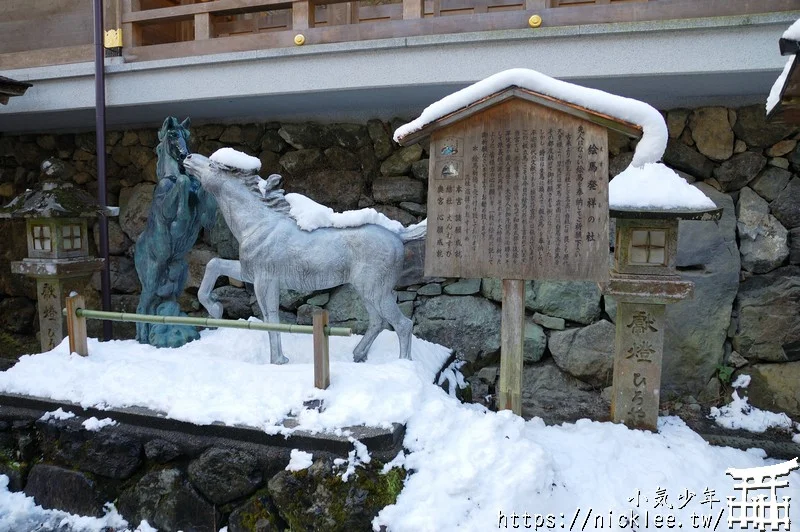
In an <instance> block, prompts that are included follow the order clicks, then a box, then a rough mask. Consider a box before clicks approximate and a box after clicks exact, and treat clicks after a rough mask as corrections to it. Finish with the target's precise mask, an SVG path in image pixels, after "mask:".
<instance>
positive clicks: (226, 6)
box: [122, 0, 292, 23]
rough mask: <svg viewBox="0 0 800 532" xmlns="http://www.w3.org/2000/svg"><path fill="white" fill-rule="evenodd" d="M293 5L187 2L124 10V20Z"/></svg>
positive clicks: (266, 0) (286, 1) (283, 1)
mask: <svg viewBox="0 0 800 532" xmlns="http://www.w3.org/2000/svg"><path fill="white" fill-rule="evenodd" d="M291 5H292V2H291V1H290V0H215V1H213V2H204V3H200V4H187V5H183V6H175V7H162V8H159V9H147V10H145V11H133V12H131V11H127V10H126V11H124V12H123V14H122V22H131V23H134V22H139V23H148V22H149V23H154V22H165V21H169V20H191V19H192V18H193V17H194V15H197V14H199V13H210V14H215V15H236V14H240V13H254V12H258V11H265V10H266V8H269V9H278V8H286V7H289V6H291Z"/></svg>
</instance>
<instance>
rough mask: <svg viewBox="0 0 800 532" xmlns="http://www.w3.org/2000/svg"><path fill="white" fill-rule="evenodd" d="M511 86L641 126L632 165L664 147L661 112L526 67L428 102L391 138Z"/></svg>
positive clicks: (658, 153)
mask: <svg viewBox="0 0 800 532" xmlns="http://www.w3.org/2000/svg"><path fill="white" fill-rule="evenodd" d="M512 86H517V87H522V88H525V89H528V90H531V91H534V92H538V93H541V94H545V95H547V96H551V97H553V98H558V99H560V100H564V101H567V102H570V103H572V104H575V105H580V106H582V107H586V108H587V109H591V110H593V111H597V112H599V113H603V114H607V115H611V116H613V117H615V118H617V119H619V120H624V121H626V122H631V123H634V124H637V125H639V126H641V127H642V133H643V134H642V138H641V140H639V143H638V144H637V146H636V151H635V152H634V155H633V161H632V162H631V165H632V166H642V165H644V164H645V163H655V162H657V161H659V160H660V159H661V156H662V155H663V154H664V150H665V149H666V147H667V138H668V134H667V125H666V123H665V122H664V118H663V117H662V116H661V113H659V112H658V111H657V110H656V109H655V108H653V107H652V106H650V105H648V104H646V103H644V102H641V101H639V100H634V99H632V98H625V97H623V96H617V95H614V94H609V93H607V92H604V91H601V90H597V89H590V88H587V87H581V86H580V85H574V84H572V83H568V82H566V81H561V80H558V79H554V78H551V77H550V76H547V75H545V74H542V73H540V72H537V71H535V70H529V69H526V68H512V69H510V70H505V71H503V72H498V73H497V74H494V75H493V76H489V77H488V78H486V79H483V80H481V81H478V82H477V83H474V84H472V85H470V86H468V87H465V88H463V89H461V90H460V91H457V92H454V93H453V94H450V95H448V96H445V97H444V98H442V99H441V100H438V101H436V102H434V103H432V104H431V105H429V106H428V107H426V108H425V110H424V111H422V114H421V115H420V116H419V117H418V118H417V119H415V120H413V121H411V122H409V123H408V124H405V125H403V126H400V127H399V128H397V130H396V131H395V133H394V140H395V141H396V142H399V141H400V140H401V139H402V138H403V137H405V136H406V135H409V134H411V133H413V132H415V131H419V130H420V129H422V128H423V127H425V126H426V125H428V124H430V123H431V122H433V121H435V120H438V119H439V118H442V117H443V116H446V115H449V114H450V113H453V112H455V111H458V110H459V109H463V108H464V107H467V106H469V105H471V104H472V103H475V102H476V101H478V100H480V99H482V98H485V97H487V96H490V95H492V94H495V93H497V92H499V91H502V90H504V89H506V88H509V87H512Z"/></svg>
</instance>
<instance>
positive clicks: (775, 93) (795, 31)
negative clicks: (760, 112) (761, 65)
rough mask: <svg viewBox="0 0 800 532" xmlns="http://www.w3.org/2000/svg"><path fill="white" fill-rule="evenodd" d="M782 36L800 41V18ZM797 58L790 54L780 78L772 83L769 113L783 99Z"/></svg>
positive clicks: (768, 100)
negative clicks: (787, 81) (785, 87)
mask: <svg viewBox="0 0 800 532" xmlns="http://www.w3.org/2000/svg"><path fill="white" fill-rule="evenodd" d="M781 38H782V39H786V40H789V41H800V19H797V20H795V21H794V23H793V24H792V25H791V26H789V27H788V28H787V30H786V31H784V32H783V35H782V36H781ZM781 50H783V46H781ZM784 55H786V53H784ZM795 59H796V56H795V54H790V55H789V59H788V60H787V61H786V64H785V65H784V66H783V71H782V72H781V74H780V76H778V79H776V80H775V83H773V84H772V88H771V89H770V91H769V96H767V114H768V115H769V114H771V113H772V110H773V109H775V106H777V105H778V104H779V103H780V101H781V97H782V96H783V89H784V86H785V85H786V79H787V78H788V77H789V74H790V73H791V71H792V65H793V64H794V62H795Z"/></svg>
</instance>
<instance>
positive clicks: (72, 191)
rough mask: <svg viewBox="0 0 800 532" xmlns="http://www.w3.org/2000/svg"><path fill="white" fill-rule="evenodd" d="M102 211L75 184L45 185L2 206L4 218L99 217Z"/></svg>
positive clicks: (89, 196)
mask: <svg viewBox="0 0 800 532" xmlns="http://www.w3.org/2000/svg"><path fill="white" fill-rule="evenodd" d="M102 211H103V208H102V207H101V206H100V204H99V203H98V202H97V200H95V199H94V198H93V197H92V196H91V195H89V194H88V193H87V192H85V191H83V190H81V189H79V188H76V187H75V186H73V185H72V183H54V182H45V183H44V184H43V185H42V188H41V189H37V190H26V191H25V192H24V193H22V194H21V195H19V196H17V197H16V198H14V199H13V200H12V201H11V203H9V204H8V205H6V206H5V207H0V218H76V217H81V218H95V217H97V216H98V215H99V214H100V213H101V212H102Z"/></svg>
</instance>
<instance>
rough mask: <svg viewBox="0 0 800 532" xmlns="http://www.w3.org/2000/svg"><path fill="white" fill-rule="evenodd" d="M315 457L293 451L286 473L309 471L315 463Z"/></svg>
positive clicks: (297, 450) (296, 450)
mask: <svg viewBox="0 0 800 532" xmlns="http://www.w3.org/2000/svg"><path fill="white" fill-rule="evenodd" d="M312 458H313V455H312V454H311V453H307V452H305V451H301V450H299V449H292V453H291V455H290V457H289V464H288V465H287V466H286V471H302V470H303V469H308V468H309V467H311V464H312V463H313V460H312Z"/></svg>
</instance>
